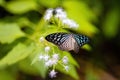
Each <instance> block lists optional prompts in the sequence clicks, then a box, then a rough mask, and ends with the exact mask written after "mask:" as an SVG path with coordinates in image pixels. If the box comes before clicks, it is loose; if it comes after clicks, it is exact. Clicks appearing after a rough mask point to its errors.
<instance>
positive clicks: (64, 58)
mask: <svg viewBox="0 0 120 80" xmlns="http://www.w3.org/2000/svg"><path fill="white" fill-rule="evenodd" d="M62 61H63V63H64V64H67V63H68V57H67V56H64V57H63V58H62Z"/></svg>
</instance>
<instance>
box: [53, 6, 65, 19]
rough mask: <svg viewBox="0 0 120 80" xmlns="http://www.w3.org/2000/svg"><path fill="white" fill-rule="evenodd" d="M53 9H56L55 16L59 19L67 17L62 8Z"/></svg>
mask: <svg viewBox="0 0 120 80" xmlns="http://www.w3.org/2000/svg"><path fill="white" fill-rule="evenodd" d="M55 11H56V14H55V18H59V19H60V20H62V19H64V18H67V14H66V12H65V11H63V9H62V8H56V9H55Z"/></svg>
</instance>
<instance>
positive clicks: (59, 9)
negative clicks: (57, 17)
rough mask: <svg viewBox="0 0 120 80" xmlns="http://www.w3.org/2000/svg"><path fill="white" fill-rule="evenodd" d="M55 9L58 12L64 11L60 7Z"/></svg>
mask: <svg viewBox="0 0 120 80" xmlns="http://www.w3.org/2000/svg"><path fill="white" fill-rule="evenodd" d="M55 11H56V12H57V13H62V12H63V9H62V8H60V7H59V8H56V9H55Z"/></svg>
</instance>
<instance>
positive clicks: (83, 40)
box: [74, 34, 89, 47]
mask: <svg viewBox="0 0 120 80" xmlns="http://www.w3.org/2000/svg"><path fill="white" fill-rule="evenodd" d="M74 38H75V40H76V41H77V43H78V44H79V46H80V47H81V46H83V45H84V44H86V43H88V42H89V38H88V37H87V36H85V35H81V34H74Z"/></svg>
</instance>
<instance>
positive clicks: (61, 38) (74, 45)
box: [45, 32, 89, 53]
mask: <svg viewBox="0 0 120 80" xmlns="http://www.w3.org/2000/svg"><path fill="white" fill-rule="evenodd" d="M45 39H46V40H47V41H49V42H52V43H54V44H55V45H57V46H58V47H59V48H60V49H61V50H63V51H74V52H75V53H78V52H79V49H80V47H81V46H83V45H84V44H86V43H88V42H89V38H88V37H87V36H85V35H81V34H73V33H63V32H60V33H52V34H49V35H47V36H46V37H45Z"/></svg>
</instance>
